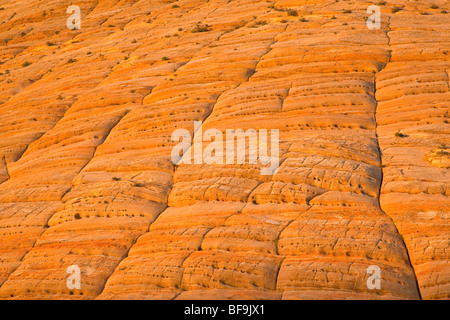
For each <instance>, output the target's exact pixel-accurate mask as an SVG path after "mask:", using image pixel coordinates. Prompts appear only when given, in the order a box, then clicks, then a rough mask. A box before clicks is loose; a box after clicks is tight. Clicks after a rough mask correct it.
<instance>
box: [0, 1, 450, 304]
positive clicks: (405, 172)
mask: <svg viewBox="0 0 450 320" xmlns="http://www.w3.org/2000/svg"><path fill="white" fill-rule="evenodd" d="M72 4H74V5H77V6H79V7H80V9H81V29H79V30H70V29H68V28H67V26H66V21H67V19H68V17H69V15H70V14H67V13H66V10H67V7H68V6H69V5H72ZM372 4H374V3H372V2H370V1H344V0H340V1H334V0H295V1H294V0H279V1H277V0H274V1H271V0H268V1H263V0H209V1H207V0H178V1H175V0H172V1H168V0H155V1H145V0H127V1H123V0H122V1H121V0H77V1H76V2H73V1H67V0H64V1H56V0H45V1H37V0H30V1H17V0H2V2H1V4H0V120H1V121H0V298H1V299H449V297H450V264H449V254H450V248H449V246H450V221H449V217H450V170H449V167H450V124H449V123H450V122H449V121H450V87H449V75H450V19H449V17H450V4H449V3H448V2H447V1H445V0H432V1H426V0H419V1H413V0H396V1H389V0H388V1H385V2H381V3H380V4H378V5H379V6H380V8H381V28H380V29H373V30H371V29H369V28H368V27H367V25H366V20H367V18H368V16H369V15H370V14H368V13H367V12H366V11H367V8H368V7H369V6H370V5H372ZM375 4H377V3H375ZM194 121H203V131H206V130H207V129H212V128H214V129H218V130H220V131H222V132H225V131H226V130H227V129H238V128H240V129H244V130H247V129H255V130H258V129H267V130H270V129H277V130H279V139H280V144H279V151H280V166H279V168H278V170H277V172H276V173H275V174H274V175H262V174H261V171H260V169H261V168H260V167H261V166H260V165H251V164H249V163H244V164H205V163H203V164H184V163H180V164H178V165H174V163H173V162H172V159H171V152H172V149H173V147H174V146H175V145H176V144H177V142H173V141H172V140H171V135H172V133H173V132H174V131H175V130H177V129H187V130H188V131H189V132H190V133H191V135H193V136H194V137H195V136H196V135H197V134H198V132H194ZM204 147H206V145H205V144H204ZM72 265H77V266H79V268H80V270H81V289H69V288H68V287H67V284H66V280H67V277H68V276H69V274H68V273H67V268H68V267H69V266H72ZM372 265H375V266H378V267H379V268H380V270H381V287H380V289H369V288H368V286H367V280H368V278H369V276H370V274H368V273H367V268H368V267H369V266H372Z"/></svg>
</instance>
